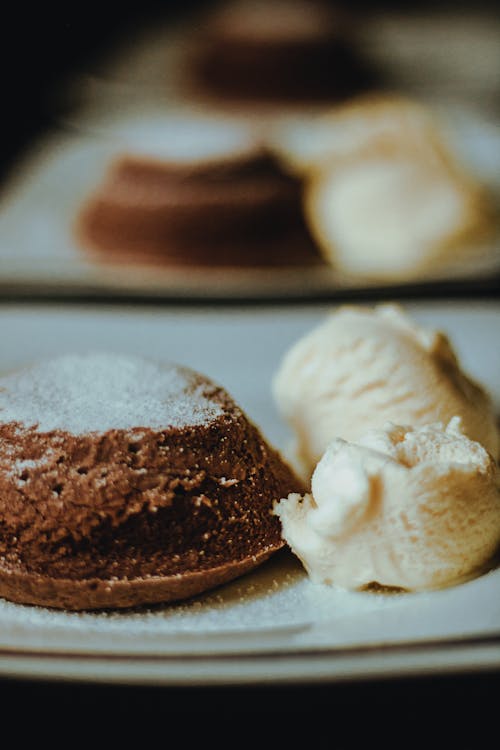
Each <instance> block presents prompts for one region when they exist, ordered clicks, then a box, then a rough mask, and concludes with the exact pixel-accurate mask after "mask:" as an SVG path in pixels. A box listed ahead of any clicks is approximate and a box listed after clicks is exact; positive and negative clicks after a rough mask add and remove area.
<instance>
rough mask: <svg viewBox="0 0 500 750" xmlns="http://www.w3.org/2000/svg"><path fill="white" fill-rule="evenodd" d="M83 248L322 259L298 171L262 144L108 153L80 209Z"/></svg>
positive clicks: (251, 260)
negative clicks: (191, 154) (171, 154)
mask: <svg viewBox="0 0 500 750" xmlns="http://www.w3.org/2000/svg"><path fill="white" fill-rule="evenodd" d="M76 232H77V236H78V237H79V240H80V243H81V244H82V246H85V247H86V248H87V250H89V251H93V252H95V253H98V254H99V255H100V256H101V258H105V259H107V260H110V261H113V260H117V259H118V258H122V259H125V258H126V259H127V260H128V261H130V262H137V263H142V262H148V263H151V262H156V263H162V264H165V263H167V264H172V265H183V266H186V265H196V266H214V265H215V266H276V265H297V264H299V265H308V264H311V263H315V262H316V263H317V262H320V257H319V253H318V250H317V248H316V246H315V245H314V243H313V242H312V239H311V237H310V235H309V233H308V230H307V229H306V226H305V222H304V218H303V212H302V206H301V185H300V182H299V180H298V179H296V178H294V177H291V176H289V175H287V174H285V173H284V172H283V171H282V170H281V168H280V167H279V166H278V163H277V162H276V161H275V159H274V158H273V157H272V156H271V155H269V154H267V153H266V152H265V151H263V150H261V149H260V148H257V147H255V148H254V149H253V150H251V151H249V152H246V153H242V154H235V155H233V156H231V157H226V156H225V157H224V158H222V157H221V158H214V159H212V160H206V161H203V160H200V161H193V162H186V161H182V162H181V161H179V162H175V161H174V160H162V159H161V158H156V159H155V158H152V157H149V156H144V155H136V154H126V155H123V156H122V157H118V158H116V159H113V160H112V162H111V163H110V165H109V169H108V171H107V173H106V175H105V177H104V180H103V182H102V184H101V185H99V186H98V187H97V189H96V191H95V193H94V195H92V196H91V197H90V198H89V200H88V202H87V203H86V205H85V206H84V207H83V208H82V211H81V214H80V216H79V217H78V223H77V229H76Z"/></svg>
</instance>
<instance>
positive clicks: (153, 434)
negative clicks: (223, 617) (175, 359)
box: [0, 353, 302, 610]
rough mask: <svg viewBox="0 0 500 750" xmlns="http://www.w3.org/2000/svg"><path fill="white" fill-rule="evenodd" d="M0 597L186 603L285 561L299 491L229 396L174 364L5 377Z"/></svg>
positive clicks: (77, 365)
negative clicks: (286, 523)
mask: <svg viewBox="0 0 500 750" xmlns="http://www.w3.org/2000/svg"><path fill="white" fill-rule="evenodd" d="M0 487H1V492H0V596H2V597H4V598H6V599H9V600H11V601H14V602H19V603H25V604H36V605H42V606H48V607H56V608H63V609H68V610H82V609H101V608H111V609H112V608H123V607H131V606H138V605H145V604H152V603H158V602H169V601H176V600H181V599H186V598H188V597H191V596H193V595H196V594H199V593H201V592H203V591H206V590H209V589H211V588H213V587H215V586H218V585H220V584H222V583H225V582H227V581H230V580H231V579H234V578H236V577H238V576H240V575H242V574H244V573H246V572H247V571H250V570H252V569H253V568H255V567H256V566H258V565H259V564H260V563H262V562H263V561H265V560H266V559H267V558H269V557H270V556H271V555H272V554H273V553H274V552H276V551H277V550H278V549H280V548H281V547H282V546H283V544H284V542H283V540H282V538H281V532H280V525H279V520H278V519H277V518H276V516H274V515H272V513H271V511H272V505H273V501H275V500H278V499H280V498H281V497H286V496H287V495H288V493H289V492H294V491H301V490H302V488H301V487H300V482H299V481H298V480H297V478H296V477H295V476H294V474H293V473H292V471H291V470H290V469H289V467H288V466H287V465H286V464H285V463H284V462H283V460H282V459H281V457H280V455H279V453H278V452H277V451H276V450H275V449H274V448H272V447H271V446H270V445H269V444H268V443H267V441H266V440H265V439H264V438H263V436H262V434H261V433H260V431H259V430H258V428H257V427H256V426H255V425H253V424H252V422H251V421H250V420H249V419H248V417H247V416H246V415H245V413H244V412H243V411H242V409H241V408H240V407H239V406H238V405H237V404H236V403H235V402H234V401H233V399H232V398H231V397H230V396H229V395H228V393H227V392H226V391H225V390H224V389H223V388H222V387H220V386H218V385H217V384H215V383H213V382H212V381H211V380H209V379H208V378H206V377H205V376H203V375H201V374H199V373H197V372H195V371H193V370H190V369H187V368H184V367H180V366H178V365H175V364H165V363H163V364H159V363H156V362H151V361H146V360H142V359H140V358H133V357H128V356H121V355H110V354H100V353H95V354H85V355H66V356H62V357H58V358H55V359H52V360H47V361H42V362H40V363H38V364H36V365H34V366H32V367H30V368H25V369H23V370H20V371H18V372H15V373H11V374H9V375H7V376H4V377H3V378H1V379H0Z"/></svg>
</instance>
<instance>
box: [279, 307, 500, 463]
mask: <svg viewBox="0 0 500 750" xmlns="http://www.w3.org/2000/svg"><path fill="white" fill-rule="evenodd" d="M273 392H274V396H275V400H276V403H277V406H278V409H279V410H280V412H281V414H282V416H283V417H284V419H285V420H286V421H287V422H288V423H289V425H290V426H291V428H292V430H293V433H294V447H293V451H292V455H291V456H290V459H291V460H292V461H293V462H294V463H295V464H296V468H297V469H298V470H299V471H301V473H302V474H303V475H304V476H306V477H307V476H311V474H312V472H313V470H314V468H315V466H316V464H317V463H318V461H319V460H320V458H321V456H322V455H323V453H324V451H325V450H326V448H327V446H328V445H329V443H330V442H331V441H332V440H333V439H334V438H337V437H340V438H343V439H344V440H349V441H356V440H357V439H359V438H360V437H361V436H362V435H363V434H364V433H365V432H366V431H367V430H370V429H377V428H380V427H381V426H382V425H384V424H385V423H386V422H394V423H395V424H411V425H414V426H418V425H425V424H432V423H434V422H442V423H443V424H447V423H448V422H449V420H450V419H451V418H452V417H453V416H459V417H460V418H461V420H462V425H463V430H464V433H465V434H466V435H467V436H468V437H469V438H471V439H472V440H476V441H478V442H479V443H481V444H482V445H483V446H484V447H485V448H486V449H487V450H488V451H489V452H490V453H491V454H492V455H493V456H494V457H495V458H497V457H498V453H499V435H498V430H497V425H496V420H495V415H494V411H493V406H492V402H491V400H490V397H489V395H488V394H487V393H486V392H485V390H484V389H483V388H482V387H481V386H480V385H479V384H477V383H475V382H474V381H473V380H471V379H470V378H469V377H468V376H467V375H466V374H465V373H464V372H463V371H462V370H461V368H460V364H459V361H458V359H457V356H456V354H455V353H454V351H453V349H452V346H451V344H450V342H449V341H448V339H447V338H446V336H445V335H443V334H442V333H440V332H439V331H433V330H427V329H424V328H422V327H420V326H418V325H417V324H416V323H414V322H413V321H412V320H411V319H410V318H409V317H408V316H407V315H406V314H405V313H404V311H403V309H402V308H400V307H399V306H397V305H379V306H378V307H375V308H374V309H368V308H367V309H365V308H362V307H354V306H353V307H350V306H345V307H340V308H339V309H338V310H336V311H334V312H332V313H331V314H330V315H329V316H328V317H327V319H326V320H325V321H324V322H323V323H321V324H320V325H319V326H317V327H316V328H315V329H313V330H312V331H310V332H309V333H308V334H306V335H305V336H304V337H303V338H301V339H300V340H299V341H297V342H296V343H295V344H294V345H293V346H292V347H291V348H290V349H289V350H288V352H287V353H286V354H285V356H284V358H283V359H282V361H281V363H280V367H279V369H278V371H277V373H276V374H275V377H274V380H273Z"/></svg>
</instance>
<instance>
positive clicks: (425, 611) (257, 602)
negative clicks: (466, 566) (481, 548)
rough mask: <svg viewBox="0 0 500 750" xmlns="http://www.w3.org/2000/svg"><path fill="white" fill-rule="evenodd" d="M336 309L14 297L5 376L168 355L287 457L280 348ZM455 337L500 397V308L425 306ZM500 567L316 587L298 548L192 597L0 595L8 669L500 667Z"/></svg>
mask: <svg viewBox="0 0 500 750" xmlns="http://www.w3.org/2000/svg"><path fill="white" fill-rule="evenodd" d="M327 309H328V308H327V307H324V306H320V305H318V306H313V307H307V306H293V307H290V306H286V305H284V306H273V307H271V308H267V307H266V306H262V307H259V308H257V309H255V308H252V309H249V308H244V307H234V308H231V310H230V311H227V310H226V311H224V310H220V309H216V308H214V307H207V308H197V309H189V310H186V309H185V308H181V307H178V308H177V307H171V308H168V309H157V308H151V307H150V308H141V307H125V306H94V307H87V308H86V307H79V306H71V307H69V308H65V309H64V313H62V311H61V308H60V307H58V306H56V305H54V306H36V305H27V306H21V305H8V304H5V305H3V306H2V307H1V308H0V351H1V352H2V359H1V365H0V366H1V369H2V371H7V370H12V369H13V368H16V367H18V366H21V365H24V364H27V363H29V362H32V361H34V360H37V359H39V358H41V357H50V356H52V355H55V354H60V353H64V352H75V351H79V352H84V351H89V350H94V351H96V350H100V351H111V352H113V351H114V352H122V353H129V354H138V355H143V356H154V357H157V358H160V359H164V360H173V361H176V362H178V363H181V364H185V365H188V366H191V367H194V368H196V369H198V370H200V371H202V372H204V373H206V374H207V375H208V376H209V377H212V378H214V379H215V380H217V381H219V382H220V383H221V384H222V385H224V386H225V387H226V388H227V390H229V391H230V393H232V395H233V396H234V397H235V398H236V399H237V400H238V401H239V403H240V404H241V405H242V407H243V408H244V409H245V410H246V411H247V413H248V415H249V416H250V417H251V418H252V419H253V420H254V421H255V422H256V423H257V424H258V425H259V426H260V427H261V429H262V431H263V432H264V434H265V435H266V436H267V437H268V439H269V440H270V441H271V442H273V443H274V444H275V445H276V446H278V447H279V448H281V449H282V450H283V451H284V452H286V450H287V444H288V440H289V437H290V436H289V433H288V431H287V429H286V427H285V426H284V425H283V423H282V422H281V421H280V418H279V416H278V414H277V411H276V409H275V406H274V403H273V399H272V395H271V380H272V377H273V374H274V372H275V371H276V368H277V366H278V363H279V361H280V358H281V356H282V354H283V353H284V352H285V351H286V350H287V348H288V347H289V346H290V345H291V343H292V342H294V341H295V340H296V339H297V338H298V337H299V336H301V335H302V334H304V333H305V332H306V331H308V330H310V328H311V327H312V326H314V325H315V324H316V323H318V322H319V321H320V320H322V319H323V317H324V315H325V314H326V312H327ZM407 309H408V311H409V312H410V314H412V315H413V316H414V317H415V319H416V320H418V321H421V322H422V323H424V324H428V325H430V326H433V327H438V328H440V329H441V330H444V331H445V332H446V333H448V334H449V336H450V337H451V339H452V341H453V343H454V345H455V348H456V350H457V352H458V354H459V356H460V358H461V361H462V364H463V367H464V369H465V370H467V371H468V372H469V373H470V374H471V375H472V376H473V377H475V378H476V379H478V380H480V381H481V382H482V383H483V384H484V385H485V386H486V388H488V390H489V391H490V393H491V394H492V396H493V398H494V401H495V404H496V406H497V407H498V408H500V347H499V344H498V330H499V326H500V304H498V303H493V302H492V303H463V304H459V303H450V302H448V303H435V304H432V305H431V304H428V303H427V304H424V303H421V304H418V303H415V304H411V305H408V306H407ZM499 585H500V568H493V569H491V570H489V571H488V572H486V573H485V574H483V575H482V576H480V577H478V578H476V579H474V580H471V581H468V582H465V583H462V584H460V585H456V586H453V587H450V588H447V589H443V590H439V591H432V592H424V593H418V594H415V593H414V594H409V593H400V594H392V595H388V594H381V593H373V592H344V591H340V590H336V589H334V588H331V587H327V586H323V585H318V584H312V583H311V582H310V581H309V579H308V578H307V576H306V574H305V572H304V570H303V568H302V566H301V564H300V563H299V562H298V561H297V559H296V558H295V557H294V556H293V555H292V553H291V552H289V551H288V550H284V551H283V552H280V553H279V554H277V555H275V556H274V557H273V558H272V559H271V560H270V561H269V562H268V563H265V564H264V565H262V566H261V567H260V568H259V569H258V570H256V571H255V572H253V573H251V574H249V575H246V576H244V577H242V578H240V579H238V580H237V581H234V582H233V583H231V584H228V585H226V586H223V587H220V588H218V589H216V590H214V591H212V592H209V593H207V594H205V595H202V596H199V597H196V598H194V599H192V600H190V601H187V602H183V603H179V604H175V605H169V606H155V607H150V608H145V609H137V610H130V611H123V612H100V613H91V612H85V613H69V612H62V611H55V610H48V609H44V608H41V607H30V606H23V605H17V604H13V603H11V602H7V601H5V600H0V675H15V676H24V677H30V678H36V677H43V678H50V677H52V678H58V679H59V678H71V679H73V680H101V681H106V682H129V683H131V682H135V683H141V684H146V683H153V682H154V683H155V684H158V683H161V684H165V685H182V684H198V685H199V684H207V685H208V684H231V683H240V684H249V683H252V682H257V681H261V680H263V679H265V680H267V681H274V682H296V681H303V680H306V679H307V680H311V681H336V680H342V679H347V678H349V679H351V680H352V679H361V678H363V679H364V678H366V677H367V676H374V677H377V676H389V675H392V676H396V675H409V674H422V673H429V672H430V673H433V674H438V673H449V672H470V671H478V670H490V669H498V668H499V667H500V599H499V597H498V587H499Z"/></svg>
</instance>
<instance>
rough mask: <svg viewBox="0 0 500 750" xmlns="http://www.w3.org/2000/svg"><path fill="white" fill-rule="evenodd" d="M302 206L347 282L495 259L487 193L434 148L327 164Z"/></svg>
mask: <svg viewBox="0 0 500 750" xmlns="http://www.w3.org/2000/svg"><path fill="white" fill-rule="evenodd" d="M304 206H305V216H306V218H307V221H308V224H309V228H310V230H311V232H312V234H313V236H314V237H315V239H316V241H317V244H318V247H319V248H320V250H321V251H322V253H323V255H324V257H325V259H326V260H327V261H328V262H329V263H331V264H332V265H333V266H335V268H336V269H337V271H338V272H339V273H341V274H343V275H344V276H345V277H346V278H348V279H362V280H366V281H367V282H369V281H383V282H385V281H403V282H406V281H408V280H409V279H413V280H416V279H422V280H423V279H427V278H431V277H432V278H438V277H442V276H449V275H450V273H453V274H454V275H459V274H463V273H464V272H469V273H470V270H471V269H473V270H474V271H475V272H477V270H478V269H480V268H481V267H482V266H483V264H484V263H485V262H489V263H490V264H491V262H492V258H493V257H494V251H493V250H492V238H493V236H494V233H495V231H496V229H495V219H494V218H493V216H494V212H493V204H492V203H491V202H490V200H489V198H488V197H487V194H486V192H485V190H484V189H483V188H482V187H481V186H479V185H476V184H475V183H474V182H473V181H472V179H471V178H469V177H467V176H465V175H464V174H460V173H459V171H458V170H457V168H456V167H455V166H454V165H453V164H452V163H451V162H450V161H449V160H447V159H444V158H438V154H437V152H436V153H433V152H432V150H430V149H429V150H425V149H424V150H420V149H417V148H413V147H404V148H402V147H401V146H400V145H395V144H393V143H390V144H385V145H384V146H383V147H382V146H377V147H376V148H375V147H374V148H371V149H369V150H368V151H367V152H362V153H359V154H356V155H355V156H353V157H351V158H349V159H346V160H345V161H344V162H342V163H341V164H335V165H334V166H333V167H332V168H326V167H325V168H324V169H322V170H319V171H318V172H317V173H315V174H314V175H313V176H312V177H311V178H310V180H309V181H308V183H307V185H306V189H305V199H304Z"/></svg>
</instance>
